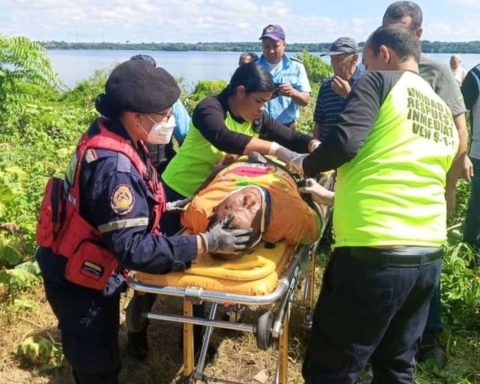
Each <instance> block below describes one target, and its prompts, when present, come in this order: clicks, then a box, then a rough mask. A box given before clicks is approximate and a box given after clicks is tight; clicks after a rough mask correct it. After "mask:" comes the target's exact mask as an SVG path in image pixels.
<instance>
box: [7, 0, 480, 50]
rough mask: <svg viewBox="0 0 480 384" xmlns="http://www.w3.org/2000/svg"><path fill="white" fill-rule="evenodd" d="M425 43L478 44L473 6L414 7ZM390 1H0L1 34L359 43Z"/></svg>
mask: <svg viewBox="0 0 480 384" xmlns="http://www.w3.org/2000/svg"><path fill="white" fill-rule="evenodd" d="M417 3H418V4H419V5H420V6H421V7H422V9H423V13H424V23H423V26H424V34H423V37H422V38H423V39H425V40H438V41H472V40H480V28H479V27H478V26H479V23H480V0H428V1H418V2H417ZM388 4H390V1H380V0H364V1H360V0H326V1H324V0H283V1H272V0H270V1H268V0H223V1H217V0H171V1H164V0H75V1H71V0H0V34H2V35H6V36H16V35H22V36H27V37H29V38H31V39H33V40H40V41H49V40H57V41H60V40H64V41H70V42H91V41H96V42H101V41H106V42H107V41H108V42H127V41H129V42H187V43H196V42H214V41H215V42H236V41H255V40H258V38H259V36H260V32H261V30H262V28H263V27H264V26H265V25H267V24H270V23H273V24H280V25H282V26H283V27H284V29H285V32H286V40H287V42H292V43H294V42H308V43H317V42H331V41H333V40H335V39H336V38H337V37H339V36H342V35H347V36H351V37H353V38H355V39H356V40H358V41H364V40H365V39H366V38H367V37H368V35H369V34H370V32H372V31H373V29H375V27H377V26H378V25H379V24H380V23H381V18H382V16H383V13H384V11H385V9H386V7H387V6H388Z"/></svg>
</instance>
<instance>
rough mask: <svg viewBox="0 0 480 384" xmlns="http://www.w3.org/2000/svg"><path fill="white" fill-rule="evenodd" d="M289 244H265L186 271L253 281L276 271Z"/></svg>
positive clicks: (210, 260) (197, 265)
mask: <svg viewBox="0 0 480 384" xmlns="http://www.w3.org/2000/svg"><path fill="white" fill-rule="evenodd" d="M286 247H287V245H286V244H285V243H283V242H282V243H278V244H276V245H275V247H274V248H270V249H269V248H265V246H264V245H263V244H259V246H258V247H256V248H255V249H253V250H252V252H251V253H249V254H246V255H243V256H242V257H240V258H239V259H237V260H234V261H224V260H216V259H209V260H207V261H206V262H205V263H202V264H193V265H192V267H191V268H189V269H187V270H186V271H185V273H187V274H189V275H197V276H208V277H213V278H216V279H226V280H233V281H253V280H258V279H262V278H264V277H265V276H268V275H269V274H271V273H273V272H275V270H276V269H277V264H278V263H279V261H280V260H281V259H282V257H283V255H284V253H285V249H286Z"/></svg>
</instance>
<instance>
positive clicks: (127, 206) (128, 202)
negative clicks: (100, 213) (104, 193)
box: [110, 184, 135, 216]
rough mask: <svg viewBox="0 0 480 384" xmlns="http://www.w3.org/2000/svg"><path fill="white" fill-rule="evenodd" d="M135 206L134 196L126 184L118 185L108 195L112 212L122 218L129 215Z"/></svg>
mask: <svg viewBox="0 0 480 384" xmlns="http://www.w3.org/2000/svg"><path fill="white" fill-rule="evenodd" d="M134 205H135V194H134V193H133V191H132V187H130V186H129V185H127V184H120V185H117V187H116V188H115V189H114V190H113V192H112V194H111V195H110V206H111V207H112V210H113V212H115V213H116V214H117V215H120V216H123V215H126V214H127V213H129V212H130V211H131V210H132V209H133V206H134Z"/></svg>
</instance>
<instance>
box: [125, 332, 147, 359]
mask: <svg viewBox="0 0 480 384" xmlns="http://www.w3.org/2000/svg"><path fill="white" fill-rule="evenodd" d="M127 337H128V341H127V353H128V355H129V356H130V357H133V358H134V359H137V360H140V361H144V360H145V359H146V358H147V356H148V340H147V328H145V329H144V330H143V331H140V332H130V331H129V332H128V335H127Z"/></svg>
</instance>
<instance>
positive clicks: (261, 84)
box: [225, 63, 275, 96]
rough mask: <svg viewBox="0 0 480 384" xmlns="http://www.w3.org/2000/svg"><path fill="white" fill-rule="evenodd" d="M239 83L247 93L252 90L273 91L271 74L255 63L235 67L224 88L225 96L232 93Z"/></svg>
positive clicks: (273, 85)
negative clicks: (228, 82)
mask: <svg viewBox="0 0 480 384" xmlns="http://www.w3.org/2000/svg"><path fill="white" fill-rule="evenodd" d="M240 85H243V86H244V87H245V90H246V92H247V94H249V93H253V92H273V91H274V90H275V84H274V83H273V79H272V76H271V75H270V73H268V72H267V70H266V69H265V68H263V67H262V66H261V65H259V64H257V63H248V64H244V65H241V66H239V67H238V68H237V70H236V71H235V72H234V74H233V76H232V78H231V79H230V84H228V86H227V88H226V89H225V93H226V94H227V96H232V95H234V94H235V90H236V89H237V87H239V86H240Z"/></svg>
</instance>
